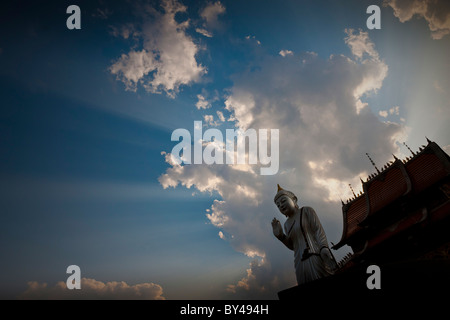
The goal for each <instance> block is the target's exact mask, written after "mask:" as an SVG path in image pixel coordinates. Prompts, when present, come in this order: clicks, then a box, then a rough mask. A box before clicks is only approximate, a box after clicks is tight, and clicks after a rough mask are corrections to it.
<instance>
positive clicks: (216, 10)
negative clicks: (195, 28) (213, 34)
mask: <svg viewBox="0 0 450 320" xmlns="http://www.w3.org/2000/svg"><path fill="white" fill-rule="evenodd" d="M225 11H226V9H225V7H224V5H223V4H222V3H221V2H220V1H217V2H215V3H208V4H207V5H206V7H204V8H203V9H202V10H201V12H200V16H201V17H202V18H203V19H204V20H205V22H206V26H208V27H213V28H214V27H216V26H217V23H218V17H219V15H222V14H224V13H225Z"/></svg>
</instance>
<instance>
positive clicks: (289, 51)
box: [279, 50, 294, 57]
mask: <svg viewBox="0 0 450 320" xmlns="http://www.w3.org/2000/svg"><path fill="white" fill-rule="evenodd" d="M279 54H280V56H282V57H286V56H292V55H293V54H294V52H292V51H291V50H281V51H280V52H279Z"/></svg>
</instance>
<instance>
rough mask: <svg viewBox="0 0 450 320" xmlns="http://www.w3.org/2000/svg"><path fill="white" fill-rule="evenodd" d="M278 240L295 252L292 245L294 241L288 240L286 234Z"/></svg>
mask: <svg viewBox="0 0 450 320" xmlns="http://www.w3.org/2000/svg"><path fill="white" fill-rule="evenodd" d="M278 240H280V241H281V242H283V243H284V245H285V246H286V247H287V248H288V249H290V250H294V246H293V245H292V241H291V239H290V238H288V237H287V236H286V235H285V234H284V233H283V235H282V237H281V238H278Z"/></svg>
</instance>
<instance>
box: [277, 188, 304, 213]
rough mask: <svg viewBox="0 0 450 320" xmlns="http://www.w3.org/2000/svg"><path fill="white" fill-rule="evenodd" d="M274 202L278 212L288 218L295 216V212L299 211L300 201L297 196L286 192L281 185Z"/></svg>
mask: <svg viewBox="0 0 450 320" xmlns="http://www.w3.org/2000/svg"><path fill="white" fill-rule="evenodd" d="M273 201H274V202H275V204H276V205H277V207H278V210H280V212H281V213H282V214H284V215H285V216H287V217H289V216H291V215H292V214H294V213H295V210H296V209H298V204H297V201H298V199H297V197H296V196H295V194H293V193H292V192H291V191H288V190H284V189H283V188H281V187H280V185H278V191H277V194H276V195H275V198H274V199H273Z"/></svg>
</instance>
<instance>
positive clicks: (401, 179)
mask: <svg viewBox="0 0 450 320" xmlns="http://www.w3.org/2000/svg"><path fill="white" fill-rule="evenodd" d="M427 141H428V145H427V146H422V147H421V148H420V149H419V152H417V153H414V152H413V151H412V150H411V149H409V148H408V149H409V150H410V151H411V153H412V156H411V157H407V158H406V159H404V160H400V159H398V158H396V157H395V156H394V161H391V162H389V163H387V164H386V165H385V166H384V167H383V168H382V170H379V169H378V168H377V167H376V166H375V165H374V166H375V168H376V170H377V173H374V174H372V175H370V176H369V177H368V178H367V180H366V181H363V180H361V182H362V186H363V192H362V193H361V194H359V195H358V196H356V195H355V197H354V198H353V199H349V200H348V201H347V202H346V203H342V213H343V219H344V229H343V233H342V238H341V240H340V241H339V243H338V244H336V245H334V246H333V248H334V249H338V248H340V247H342V246H343V245H345V244H347V243H348V241H349V240H350V239H351V238H353V237H354V235H355V234H358V233H359V232H360V231H361V230H363V229H364V228H365V227H367V226H369V225H370V223H371V221H373V219H374V217H377V216H380V218H381V215H380V213H381V212H383V211H384V209H385V208H386V207H387V206H389V205H390V204H392V203H393V202H395V201H397V200H398V199H400V198H402V197H404V196H407V195H408V196H409V195H412V196H414V195H416V194H420V193H421V192H422V191H423V190H425V189H427V188H429V187H430V186H432V185H433V184H435V183H436V182H438V181H440V180H441V179H443V178H445V177H447V176H450V157H449V155H448V154H446V153H445V152H444V151H443V150H442V149H441V148H440V147H439V146H438V145H437V144H436V143H435V142H432V141H430V140H428V139H427ZM369 159H370V157H369ZM370 160H371V159H370ZM371 161H372V160H371ZM372 164H373V162H372Z"/></svg>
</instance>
